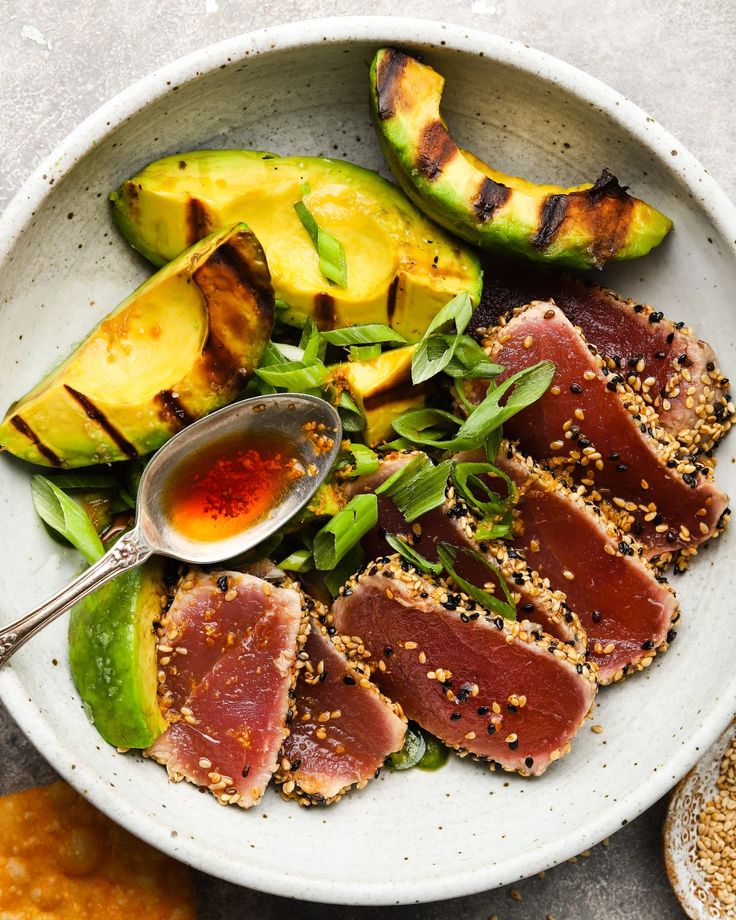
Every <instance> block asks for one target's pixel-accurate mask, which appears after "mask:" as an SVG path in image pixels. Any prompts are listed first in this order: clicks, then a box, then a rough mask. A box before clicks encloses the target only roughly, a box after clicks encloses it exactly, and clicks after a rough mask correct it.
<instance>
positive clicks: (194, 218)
mask: <svg viewBox="0 0 736 920" xmlns="http://www.w3.org/2000/svg"><path fill="white" fill-rule="evenodd" d="M186 221H187V240H188V241H189V245H190V246H193V245H194V243H198V242H199V241H200V240H202V239H204V238H205V237H206V236H208V235H209V234H210V233H212V231H213V230H214V229H215V228H214V227H213V226H212V221H211V219H210V215H209V213H208V211H207V205H206V204H205V203H204V202H203V201H200V200H199V198H194V197H192V198H190V199H189V203H188V205H187V214H186Z"/></svg>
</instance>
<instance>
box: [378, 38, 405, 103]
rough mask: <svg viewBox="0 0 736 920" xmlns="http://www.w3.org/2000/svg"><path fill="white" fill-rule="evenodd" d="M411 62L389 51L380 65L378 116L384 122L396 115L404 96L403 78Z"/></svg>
mask: <svg viewBox="0 0 736 920" xmlns="http://www.w3.org/2000/svg"><path fill="white" fill-rule="evenodd" d="M408 61H409V58H408V57H407V55H405V54H401V53H400V52H398V51H394V50H393V48H391V49H389V53H387V54H386V55H385V56H384V57H382V58H381V61H380V63H379V65H378V81H377V84H378V86H379V87H380V89H379V90H378V91H377V95H378V105H377V111H376V115H377V117H378V118H379V119H380V120H381V121H383V120H385V119H386V118H391V117H392V116H393V115H395V114H396V109H397V108H398V105H397V103H398V102H399V99H400V97H401V94H402V77H403V75H404V70H405V68H406V65H407V63H408Z"/></svg>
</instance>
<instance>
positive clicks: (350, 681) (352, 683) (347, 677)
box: [342, 674, 355, 687]
mask: <svg viewBox="0 0 736 920" xmlns="http://www.w3.org/2000/svg"><path fill="white" fill-rule="evenodd" d="M342 682H343V683H344V684H347V685H348V687H354V686H355V678H354V677H352V676H351V675H350V674H346V675H345V676H344V677H343V679H342Z"/></svg>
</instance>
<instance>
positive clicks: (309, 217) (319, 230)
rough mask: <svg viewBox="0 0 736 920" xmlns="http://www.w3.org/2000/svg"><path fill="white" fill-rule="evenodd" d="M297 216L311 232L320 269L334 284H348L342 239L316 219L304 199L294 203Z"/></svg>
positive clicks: (340, 285)
mask: <svg viewBox="0 0 736 920" xmlns="http://www.w3.org/2000/svg"><path fill="white" fill-rule="evenodd" d="M294 210H295V211H296V213H297V217H298V218H299V220H300V221H301V222H302V226H303V227H304V229H305V230H306V231H307V233H308V234H309V238H310V239H311V240H312V243H313V244H314V248H315V249H316V250H317V256H318V257H319V270H320V271H321V272H322V274H323V275H324V276H325V278H327V280H328V281H332V283H333V284H336V285H338V287H343V288H344V287H347V286H348V270H347V264H346V262H345V248H344V246H343V245H342V243H341V242H340V240H337V239H335V237H334V236H332V235H331V234H330V233H328V232H327V231H326V230H325V229H324V228H323V227H320V226H319V224H318V223H317V221H316V220H315V219H314V215H313V214H312V212H311V211H310V210H309V208H308V207H307V206H306V205H305V204H304V202H303V201H297V202H296V203H295V205H294Z"/></svg>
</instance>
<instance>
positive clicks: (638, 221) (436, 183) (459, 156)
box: [370, 48, 672, 269]
mask: <svg viewBox="0 0 736 920" xmlns="http://www.w3.org/2000/svg"><path fill="white" fill-rule="evenodd" d="M370 82H371V107H372V114H373V118H374V122H375V125H376V129H377V132H378V138H379V141H380V143H381V146H382V148H383V152H384V155H385V157H386V160H387V161H388V164H389V166H390V167H391V170H392V172H393V173H394V176H395V177H396V179H397V181H398V182H399V184H400V185H401V187H402V188H403V189H404V191H405V192H406V193H407V195H408V196H409V197H410V198H411V199H412V201H414V203H415V204H416V205H417V206H418V207H420V208H421V209H422V210H423V211H424V213H425V214H427V215H428V216H429V217H431V218H432V219H433V220H436V221H437V222H438V223H439V224H441V226H443V227H445V228H446V229H448V230H451V231H452V232H453V233H456V234H457V235H458V236H460V237H462V238H463V239H465V240H468V241H469V242H471V243H474V244H476V245H477V246H481V247H483V248H488V249H497V250H507V251H508V250H511V251H513V252H516V253H519V254H521V255H523V256H526V257H527V258H529V259H534V260H535V261H542V262H555V263H558V264H560V265H567V266H571V267H573V268H583V269H584V268H601V267H602V266H603V265H604V264H605V263H606V262H615V261H620V260H622V259H635V258H638V257H639V256H643V255H646V254H647V253H648V252H649V251H650V250H651V249H653V248H654V247H655V246H657V245H659V243H661V242H662V240H663V239H664V237H665V236H666V235H667V233H668V232H669V230H670V229H671V227H672V221H671V220H670V219H669V218H668V217H665V215H664V214H661V213H660V212H659V211H657V210H656V209H655V208H653V207H651V205H648V204H647V203H646V202H644V201H640V200H639V199H638V198H632V197H631V196H630V195H628V194H627V193H626V189H625V188H623V187H622V186H621V185H619V183H618V181H617V180H616V178H615V176H613V175H612V174H611V173H609V172H608V171H607V170H604V171H603V173H602V175H601V176H600V178H599V179H598V180H597V181H596V182H594V183H592V184H590V183H589V184H585V185H578V186H574V187H573V188H567V189H565V188H561V187H559V186H556V185H535V184H534V183H532V182H528V181H526V180H525V179H520V178H518V177H517V176H509V175H505V174H504V173H501V172H498V171H496V170H495V169H492V168H491V167H490V166H488V165H486V164H485V163H484V162H483V161H482V160H479V159H478V158H477V157H476V156H474V155H473V154H472V153H469V152H468V151H465V150H462V149H461V148H460V147H458V145H457V143H456V142H455V140H454V139H453V138H452V136H451V134H450V133H449V131H448V129H447V125H446V124H445V122H444V121H443V120H442V116H441V115H440V102H441V99H442V89H443V86H444V82H445V81H444V78H443V77H441V76H440V74H438V73H437V72H436V71H434V70H433V69H432V68H431V67H429V66H427V65H426V64H421V63H420V62H419V61H417V60H416V59H415V58H412V57H410V56H409V55H407V54H404V53H402V52H401V51H397V50H395V49H394V48H382V49H381V50H380V51H378V53H377V54H376V56H375V57H374V59H373V62H372V64H371V69H370Z"/></svg>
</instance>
